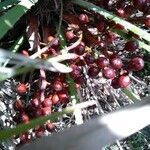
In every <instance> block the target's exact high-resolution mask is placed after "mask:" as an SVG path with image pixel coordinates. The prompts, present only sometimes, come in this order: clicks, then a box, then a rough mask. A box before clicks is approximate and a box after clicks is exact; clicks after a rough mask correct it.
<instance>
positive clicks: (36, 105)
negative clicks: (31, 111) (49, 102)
mask: <svg viewBox="0 0 150 150" xmlns="http://www.w3.org/2000/svg"><path fill="white" fill-rule="evenodd" d="M31 105H32V107H33V108H38V107H39V106H40V100H39V99H38V98H35V99H33V100H31Z"/></svg>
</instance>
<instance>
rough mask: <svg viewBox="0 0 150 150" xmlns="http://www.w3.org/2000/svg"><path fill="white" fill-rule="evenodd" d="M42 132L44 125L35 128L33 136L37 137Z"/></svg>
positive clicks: (41, 134) (42, 133)
mask: <svg viewBox="0 0 150 150" xmlns="http://www.w3.org/2000/svg"><path fill="white" fill-rule="evenodd" d="M44 132H45V129H44V127H42V126H40V127H38V128H37V129H35V136H36V137H38V138H39V137H41V136H43V135H44Z"/></svg>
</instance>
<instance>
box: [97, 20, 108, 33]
mask: <svg viewBox="0 0 150 150" xmlns="http://www.w3.org/2000/svg"><path fill="white" fill-rule="evenodd" d="M96 27H97V29H98V31H99V32H103V31H104V30H105V29H106V23H105V22H104V21H100V22H98V23H97V24H96Z"/></svg>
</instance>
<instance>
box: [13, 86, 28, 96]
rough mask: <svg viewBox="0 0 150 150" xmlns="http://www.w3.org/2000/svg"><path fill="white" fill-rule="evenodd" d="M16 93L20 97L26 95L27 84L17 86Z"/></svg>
mask: <svg viewBox="0 0 150 150" xmlns="http://www.w3.org/2000/svg"><path fill="white" fill-rule="evenodd" d="M16 91H17V93H18V94H20V95H22V94H25V93H26V92H27V87H26V85H25V84H23V83H20V84H18V85H17V87H16Z"/></svg>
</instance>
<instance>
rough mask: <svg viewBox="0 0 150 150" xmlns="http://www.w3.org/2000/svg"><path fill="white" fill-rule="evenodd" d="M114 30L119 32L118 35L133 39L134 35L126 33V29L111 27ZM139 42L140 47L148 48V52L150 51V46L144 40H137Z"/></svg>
mask: <svg viewBox="0 0 150 150" xmlns="http://www.w3.org/2000/svg"><path fill="white" fill-rule="evenodd" d="M111 31H112V32H115V33H117V34H118V35H120V36H121V37H122V38H124V39H127V40H131V39H132V37H131V36H129V35H128V34H127V33H125V32H124V31H121V30H118V29H111ZM136 41H137V42H138V44H139V47H141V48H143V49H145V50H147V51H148V52H150V46H149V45H147V44H145V43H144V42H141V41H140V40H136Z"/></svg>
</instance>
